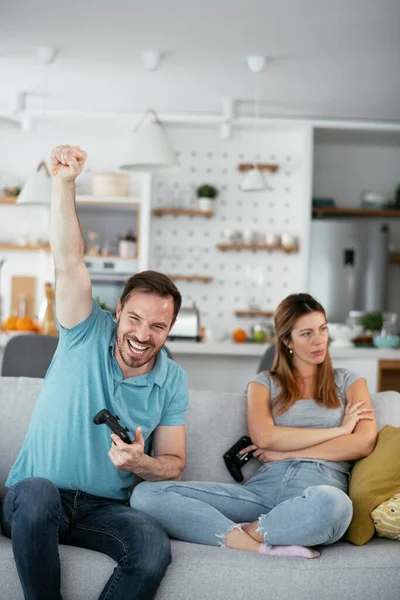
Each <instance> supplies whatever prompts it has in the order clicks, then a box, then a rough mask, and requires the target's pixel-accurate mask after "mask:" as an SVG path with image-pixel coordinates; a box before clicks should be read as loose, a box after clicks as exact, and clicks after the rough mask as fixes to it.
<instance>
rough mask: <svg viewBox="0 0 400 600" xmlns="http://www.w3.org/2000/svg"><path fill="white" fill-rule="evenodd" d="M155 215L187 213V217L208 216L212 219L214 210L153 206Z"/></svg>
mask: <svg viewBox="0 0 400 600" xmlns="http://www.w3.org/2000/svg"><path fill="white" fill-rule="evenodd" d="M153 215H155V216H156V217H164V216H165V215H173V216H178V215H185V216H187V217H206V218H207V219H210V218H211V217H212V216H213V215H214V211H213V210H197V209H195V208H153Z"/></svg>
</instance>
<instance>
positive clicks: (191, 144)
mask: <svg viewBox="0 0 400 600" xmlns="http://www.w3.org/2000/svg"><path fill="white" fill-rule="evenodd" d="M168 134H169V136H170V139H171V142H172V144H173V147H174V148H175V150H176V153H177V158H178V161H179V163H180V169H179V171H177V172H176V173H174V174H157V176H156V177H155V178H154V185H153V197H152V206H153V208H156V207H157V208H158V207H182V208H183V207H185V208H189V207H190V208H196V207H197V198H196V195H195V190H196V188H197V186H199V185H201V184H204V183H210V184H213V185H215V186H216V187H217V188H218V189H219V192H220V193H219V196H218V198H217V199H216V201H215V215H214V217H212V218H211V219H206V218H204V217H201V216H196V217H188V216H184V215H179V216H162V217H155V216H153V217H152V224H151V251H150V257H151V258H150V268H153V269H156V270H159V271H162V272H164V273H168V274H171V273H175V274H182V275H208V276H211V277H213V281H212V282H211V283H208V284H204V283H201V282H182V281H179V282H177V285H178V287H179V289H180V291H181V293H182V296H183V305H185V306H188V305H191V304H192V303H193V302H196V304H197V305H198V307H199V309H200V315H201V324H202V325H203V326H205V327H209V328H210V329H212V330H218V332H222V331H226V332H230V331H232V330H233V329H235V328H236V327H244V328H246V329H248V328H249V326H250V325H251V324H253V323H254V322H256V321H257V320H258V321H259V320H260V319H259V318H258V319H256V320H255V319H243V318H238V317H236V316H235V315H234V311H235V310H246V309H248V308H249V300H251V298H250V296H251V293H250V292H251V287H252V286H251V285H250V286H249V284H248V281H249V279H248V272H249V270H252V271H253V272H255V273H256V274H258V275H260V272H261V274H262V277H263V278H264V279H263V281H264V283H263V285H262V292H261V293H259V292H257V287H256V286H253V287H254V290H253V291H254V292H255V295H256V296H257V298H256V299H258V300H260V301H261V303H262V309H263V310H274V309H275V308H276V306H277V304H278V303H279V302H280V301H281V300H282V299H283V298H284V297H285V296H287V295H288V294H290V293H292V292H299V291H305V289H306V282H307V260H308V253H307V244H306V243H305V241H306V236H307V235H308V227H309V220H310V198H309V194H308V193H307V191H308V190H309V180H310V178H311V170H310V167H309V166H308V165H309V163H308V160H309V157H308V156H306V154H307V153H306V150H305V149H306V148H307V144H305V136H306V135H307V133H306V132H305V131H303V130H299V129H293V130H276V129H274V130H264V131H263V132H262V133H259V134H255V132H246V131H239V132H235V134H234V138H233V139H231V140H229V141H223V140H221V139H220V138H219V136H218V131H217V130H215V129H199V128H195V127H191V128H189V127H185V128H184V127H179V128H178V127H169V129H168ZM256 155H258V159H257V160H258V162H269V163H276V164H278V165H279V170H278V171H277V173H275V174H271V173H270V172H268V171H267V172H265V173H264V175H265V178H266V181H267V182H268V185H269V186H270V187H271V188H272V189H271V190H270V191H263V192H247V193H246V192H242V191H241V190H240V189H239V184H240V182H241V180H242V177H243V175H242V174H240V173H239V172H238V170H237V166H238V164H239V163H240V162H251V161H252V160H254V159H255V156H256ZM226 230H231V231H237V230H240V231H241V232H242V234H243V233H244V234H245V235H246V233H247V235H249V232H250V233H252V232H257V233H258V234H259V236H260V241H261V239H262V238H263V236H265V234H267V233H279V234H282V233H288V234H293V235H296V236H297V237H298V240H299V245H300V252H299V253H298V254H285V253H283V252H267V251H256V252H253V251H248V250H242V251H237V250H234V251H226V252H223V251H221V250H219V249H218V248H217V247H216V246H217V244H220V243H222V242H224V241H226V239H225V237H226V236H225V234H224V232H225V231H226ZM246 274H247V275H246ZM249 289H250V291H249ZM253 295H254V294H253Z"/></svg>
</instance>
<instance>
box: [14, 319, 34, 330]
mask: <svg viewBox="0 0 400 600" xmlns="http://www.w3.org/2000/svg"><path fill="white" fill-rule="evenodd" d="M16 329H17V330H18V331H33V329H34V327H33V321H32V319H31V318H30V317H19V318H18V319H17V327H16Z"/></svg>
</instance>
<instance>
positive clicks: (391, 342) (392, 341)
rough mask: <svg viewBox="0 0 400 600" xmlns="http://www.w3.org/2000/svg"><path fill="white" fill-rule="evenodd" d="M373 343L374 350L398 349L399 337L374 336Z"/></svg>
mask: <svg viewBox="0 0 400 600" xmlns="http://www.w3.org/2000/svg"><path fill="white" fill-rule="evenodd" d="M373 342H374V346H376V348H398V346H399V345H400V335H385V336H382V335H374V337H373Z"/></svg>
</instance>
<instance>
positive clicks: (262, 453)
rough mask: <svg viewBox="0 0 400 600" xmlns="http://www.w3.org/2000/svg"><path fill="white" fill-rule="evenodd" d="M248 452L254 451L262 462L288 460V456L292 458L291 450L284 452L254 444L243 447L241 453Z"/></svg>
mask: <svg viewBox="0 0 400 600" xmlns="http://www.w3.org/2000/svg"><path fill="white" fill-rule="evenodd" d="M253 450H254V452H253ZM246 452H253V456H254V458H258V460H260V461H261V462H276V461H278V460H287V459H288V458H291V456H290V452H282V451H279V450H265V449H264V450H263V449H262V448H258V447H257V446H255V445H254V444H252V445H251V446H247V448H243V450H241V451H240V452H239V454H246Z"/></svg>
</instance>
